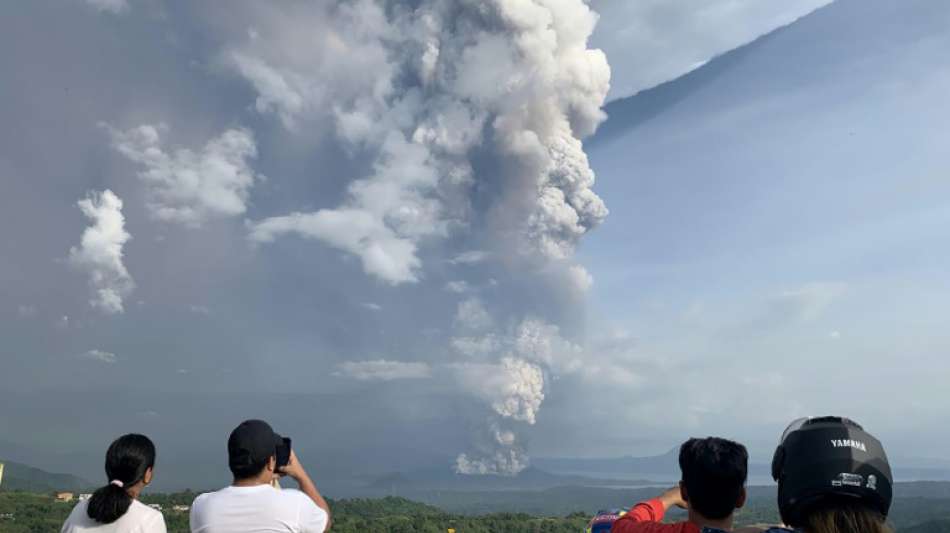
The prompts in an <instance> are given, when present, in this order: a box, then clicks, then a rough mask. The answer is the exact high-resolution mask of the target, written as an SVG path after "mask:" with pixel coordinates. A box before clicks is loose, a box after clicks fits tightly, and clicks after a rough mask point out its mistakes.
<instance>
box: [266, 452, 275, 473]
mask: <svg viewBox="0 0 950 533" xmlns="http://www.w3.org/2000/svg"><path fill="white" fill-rule="evenodd" d="M267 471H268V472H272V473H277V456H276V455H271V456H270V457H268V458H267Z"/></svg>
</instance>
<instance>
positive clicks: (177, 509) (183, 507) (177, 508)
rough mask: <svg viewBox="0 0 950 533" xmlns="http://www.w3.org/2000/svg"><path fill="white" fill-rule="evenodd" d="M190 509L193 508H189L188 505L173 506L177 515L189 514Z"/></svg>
mask: <svg viewBox="0 0 950 533" xmlns="http://www.w3.org/2000/svg"><path fill="white" fill-rule="evenodd" d="M190 509H191V507H189V506H187V505H174V506H172V511H175V512H176V513H187V512H188V511H189V510H190Z"/></svg>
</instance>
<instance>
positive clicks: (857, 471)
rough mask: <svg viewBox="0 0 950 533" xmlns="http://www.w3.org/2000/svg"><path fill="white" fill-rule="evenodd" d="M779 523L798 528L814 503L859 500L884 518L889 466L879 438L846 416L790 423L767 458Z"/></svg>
mask: <svg viewBox="0 0 950 533" xmlns="http://www.w3.org/2000/svg"><path fill="white" fill-rule="evenodd" d="M772 478H773V479H775V481H777V482H778V508H779V512H780V513H781V515H782V521H783V522H785V523H786V524H788V525H790V526H792V527H801V526H802V525H803V522H804V521H803V517H804V516H807V513H808V510H809V509H810V508H812V507H813V506H814V505H816V504H829V503H832V504H833V503H835V502H836V501H840V502H842V503H849V502H860V503H863V504H865V505H867V506H868V507H870V508H871V509H874V510H877V511H879V512H880V513H881V515H883V516H885V517H886V516H887V512H888V511H889V510H890V507H891V499H892V492H891V491H892V487H891V485H892V483H893V477H892V476H891V467H890V465H889V464H888V462H887V455H886V454H885V453H884V448H883V447H882V446H881V443H880V441H878V440H877V439H876V438H874V437H873V436H871V435H870V434H869V433H867V432H865V431H864V428H862V427H861V426H860V425H858V424H857V423H856V422H854V421H852V420H849V419H847V418H843V417H838V416H823V417H818V418H802V419H799V420H796V421H794V422H792V424H791V425H790V426H788V429H786V430H785V433H783V434H782V441H781V442H780V443H779V445H778V448H777V449H776V450H775V456H774V457H773V459H772Z"/></svg>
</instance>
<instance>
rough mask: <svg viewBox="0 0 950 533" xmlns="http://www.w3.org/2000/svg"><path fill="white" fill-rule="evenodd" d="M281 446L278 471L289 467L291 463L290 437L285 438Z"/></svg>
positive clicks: (278, 448)
mask: <svg viewBox="0 0 950 533" xmlns="http://www.w3.org/2000/svg"><path fill="white" fill-rule="evenodd" d="M281 441H282V442H281V444H278V445H277V470H278V471H280V469H281V468H283V467H285V466H287V463H289V462H290V437H283V439H281Z"/></svg>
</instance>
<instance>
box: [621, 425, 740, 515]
mask: <svg viewBox="0 0 950 533" xmlns="http://www.w3.org/2000/svg"><path fill="white" fill-rule="evenodd" d="M679 463H680V470H681V471H682V476H683V477H682V481H680V484H679V486H678V487H673V488H672V489H670V490H668V491H666V492H665V493H663V494H662V495H661V496H659V497H658V498H654V499H652V500H649V501H645V502H641V503H638V504H636V505H634V506H633V508H632V509H630V512H628V513H627V514H626V515H624V516H622V517H620V519H619V520H617V521H616V522H614V525H613V528H612V529H611V531H612V532H613V533H723V532H725V531H730V530H732V518H733V514H734V513H735V510H736V509H739V508H741V507H742V506H743V505H744V504H745V499H746V491H745V482H746V476H747V474H748V468H749V454H748V452H747V451H746V449H745V446H743V445H741V444H739V443H738V442H733V441H730V440H726V439H720V438H716V437H708V438H705V439H690V440H688V441H686V442H685V443H684V444H683V445H682V446H681V447H680V454H679ZM673 506H676V507H680V508H683V509H686V510H687V513H688V519H687V520H686V521H683V522H677V523H675V524H663V523H661V522H662V521H663V516H664V515H665V514H666V511H667V510H668V509H669V508H670V507H673Z"/></svg>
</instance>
